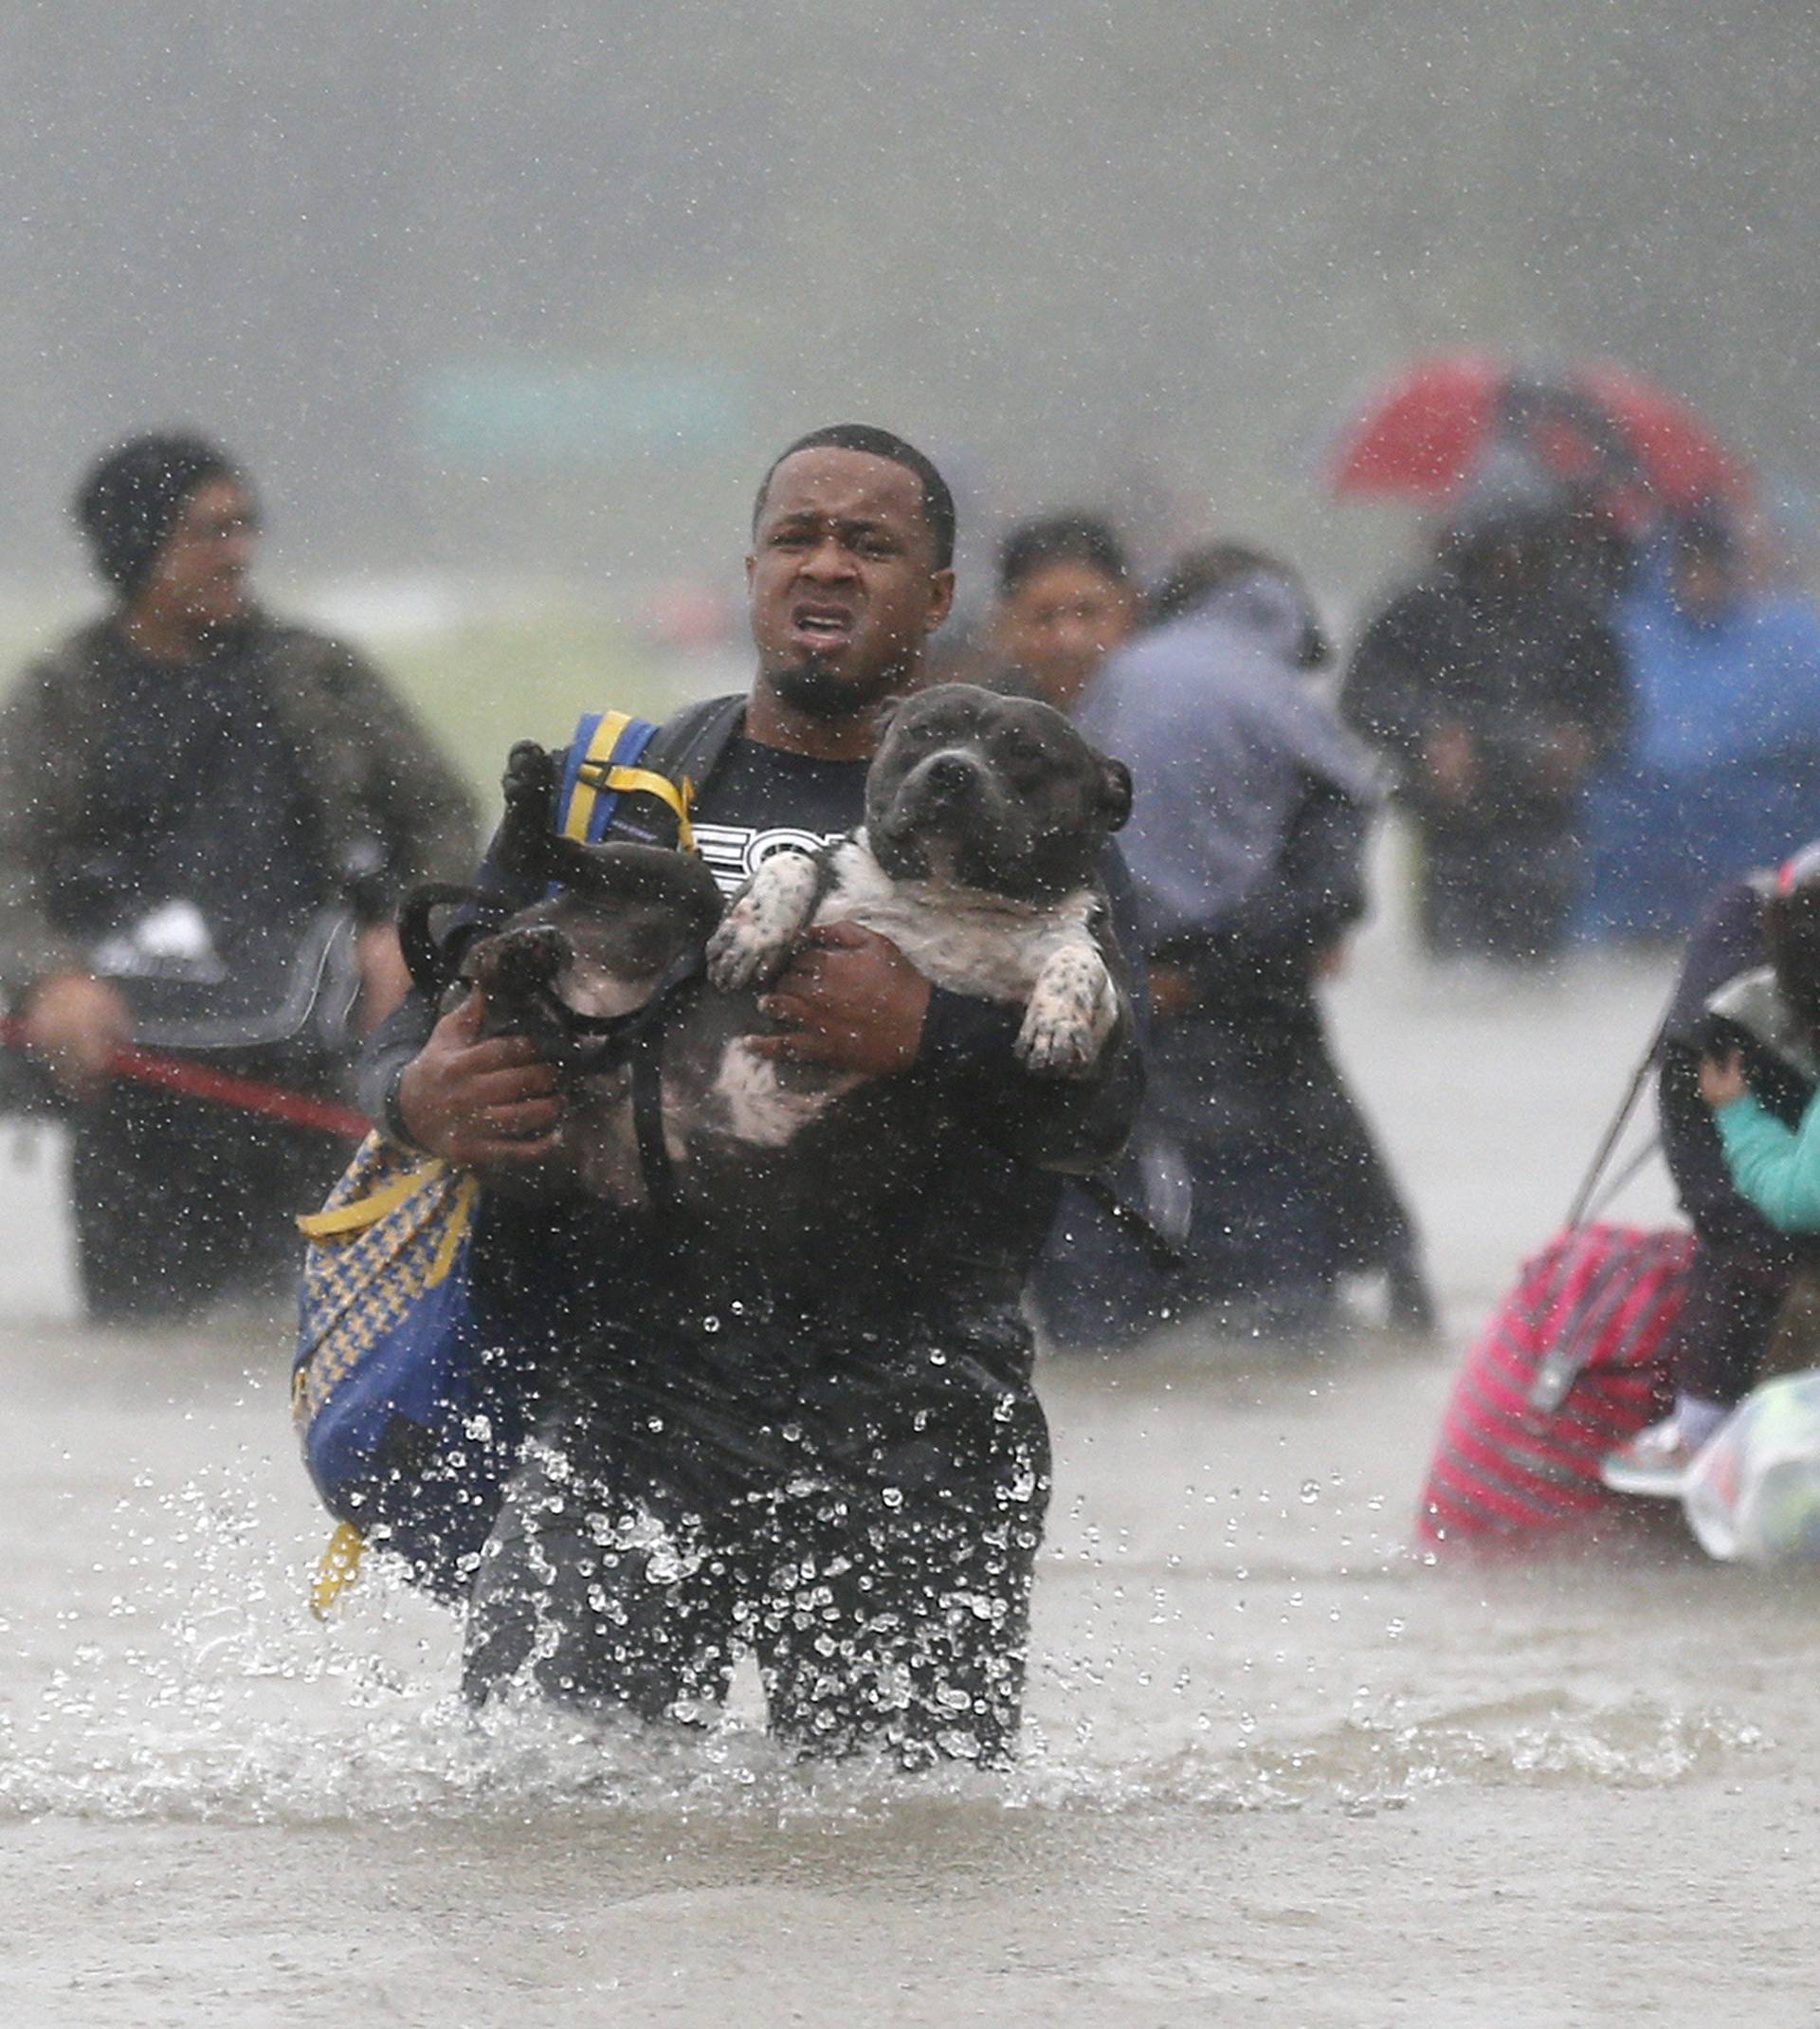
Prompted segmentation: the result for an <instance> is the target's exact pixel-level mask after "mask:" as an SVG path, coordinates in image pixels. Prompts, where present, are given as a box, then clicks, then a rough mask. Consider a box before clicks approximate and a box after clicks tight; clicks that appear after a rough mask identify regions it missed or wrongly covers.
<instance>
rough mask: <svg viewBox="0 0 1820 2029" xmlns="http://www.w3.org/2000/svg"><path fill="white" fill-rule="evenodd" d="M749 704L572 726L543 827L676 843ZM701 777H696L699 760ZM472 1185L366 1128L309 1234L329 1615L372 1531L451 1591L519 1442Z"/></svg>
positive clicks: (306, 1427) (308, 1312)
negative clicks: (480, 1284)
mask: <svg viewBox="0 0 1820 2029" xmlns="http://www.w3.org/2000/svg"><path fill="white" fill-rule="evenodd" d="M744 704H745V701H744V699H743V698H739V697H733V698H715V699H709V700H707V701H705V702H704V703H702V704H692V705H688V706H685V707H684V708H683V710H682V711H680V712H678V713H677V714H676V715H675V716H674V717H673V718H672V719H670V720H669V721H668V722H666V723H665V724H664V725H663V726H661V727H660V726H656V725H653V724H652V723H651V722H649V721H648V720H643V719H634V718H631V717H629V716H628V715H627V714H626V713H623V712H603V713H591V714H588V715H586V716H585V717H584V718H583V719H582V721H581V722H580V724H579V725H578V726H577V727H576V731H575V738H574V740H573V742H572V743H571V746H570V750H569V757H568V765H567V767H566V769H565V771H564V775H563V778H562V782H561V785H560V788H559V790H558V794H557V799H556V805H555V813H554V821H555V824H556V826H557V828H558V829H560V830H562V831H563V832H566V834H567V835H569V836H570V837H573V838H583V839H587V840H589V841H590V842H592V843H599V842H601V841H602V840H604V839H607V838H610V837H630V838H633V839H636V840H639V841H640V842H642V843H645V844H655V845H665V846H668V845H677V846H679V847H680V846H683V844H684V842H685V841H687V839H688V837H689V830H688V800H689V785H690V783H692V782H693V781H695V780H699V779H700V778H701V775H702V774H705V773H707V772H709V771H711V770H712V769H713V767H714V765H715V764H716V762H718V760H719V758H720V754H721V752H722V750H723V749H724V747H725V745H726V742H727V740H729V739H731V738H732V736H733V732H734V730H735V728H736V726H737V723H738V721H739V717H740V714H741V712H742V711H743V708H744ZM698 771H699V772H698ZM481 1202H482V1193H481V1186H480V1183H479V1180H478V1179H476V1178H475V1177H473V1176H471V1175H468V1174H464V1173H463V1172H461V1171H457V1170H453V1169H451V1168H450V1167H449V1166H448V1165H447V1164H446V1162H443V1161H440V1160H438V1159H437V1158H434V1157H430V1156H425V1155H421V1154H419V1153H418V1152H417V1151H416V1150H414V1149H410V1148H407V1147H405V1146H403V1145H401V1144H400V1143H398V1142H394V1141H391V1139H390V1138H388V1137H387V1136H385V1135H383V1134H377V1133H375V1134H372V1135H369V1136H368V1138H367V1140H366V1141H365V1142H363V1143H362V1144H361V1146H360V1148H359V1150H358V1151H357V1152H356V1154H355V1158H354V1161H353V1162H352V1163H351V1164H350V1165H349V1167H348V1169H347V1171H346V1173H345V1174H344V1175H343V1176H342V1178H341V1179H340V1181H339V1182H338V1183H337V1185H336V1186H335V1188H334V1190H333V1191H331V1192H330V1194H329V1197H328V1200H327V1202H326V1203H325V1204H324V1206H323V1208H322V1210H321V1211H320V1212H318V1213H315V1214H313V1215H311V1216H308V1217H305V1218H301V1219H300V1220H299V1221H298V1224H299V1226H300V1228H301V1229H302V1232H303V1234H304V1236H305V1239H306V1241H307V1243H308V1244H307V1246H306V1249H305V1252H304V1264H303V1277H302V1285H301V1289H300V1301H299V1318H298V1346H297V1356H296V1360H295V1362H294V1364H293V1367H292V1377H291V1402H292V1418H293V1422H294V1424H295V1426H296V1429H297V1434H298V1438H299V1442H300V1445H301V1447H302V1452H303V1459H304V1464H305V1466H306V1467H307V1469H308V1471H309V1474H310V1477H311V1479H312V1481H313V1482H314V1483H315V1486H316V1489H317V1491H318V1493H319V1495H320V1496H321V1499H322V1502H323V1505H324V1506H325V1507H326V1508H328V1510H329V1512H330V1513H331V1514H333V1515H334V1516H335V1517H336V1518H337V1523H338V1525H339V1526H337V1530H336V1532H335V1535H334V1536H333V1537H332V1539H331V1540H330V1544H329V1547H328V1550H327V1552H326V1553H325V1554H324V1556H323V1559H322V1563H321V1565H320V1567H319V1571H318V1575H317V1581H316V1586H315V1590H314V1596H313V1602H314V1605H315V1607H316V1610H317V1612H318V1613H319V1614H322V1613H326V1612H327V1610H328V1609H329V1607H330V1606H331V1605H332V1604H333V1602H334V1600H335V1599H336V1597H337V1594H338V1593H339V1592H340V1590H341V1589H342V1587H343V1586H345V1585H346V1584H348V1583H349V1582H350V1581H352V1580H353V1578H354V1577H355V1573H356V1572H357V1570H358V1567H359V1562H360V1556H361V1552H362V1550H363V1548H364V1546H365V1544H366V1543H367V1542H368V1541H369V1540H372V1541H374V1542H378V1543H382V1544H383V1545H384V1546H385V1547H386V1548H388V1549H390V1550H392V1551H394V1552H395V1553H396V1554H398V1555H399V1556H400V1557H402V1558H403V1559H404V1562H405V1565H406V1568H407V1570H408V1571H409V1573H410V1577H411V1579H412V1580H413V1581H415V1582H417V1583H419V1584H421V1585H423V1586H424V1587H425V1588H426V1589H427V1590H428V1591H429V1592H431V1593H432V1594H434V1595H435V1596H436V1597H438V1598H440V1599H445V1600H450V1601H452V1600H456V1599H460V1598H461V1597H462V1596H463V1595H464V1593H465V1591H466V1589H467V1582H468V1580H469V1578H470V1576H471V1574H472V1571H473V1567H474V1564H475V1563H476V1561H477V1560H478V1558H479V1555H480V1551H481V1547H482V1545H483V1544H484V1543H485V1541H486V1538H487V1535H488V1533H489V1532H490V1531H491V1529H492V1526H493V1522H494V1518H495V1517H496V1515H497V1514H498V1512H499V1508H500V1504H501V1499H502V1498H503V1496H504V1490H505V1483H506V1480H507V1478H508V1477H509V1476H510V1474H511V1471H512V1470H513V1467H514V1465H515V1464H516V1463H517V1459H518V1454H519V1449H520V1447H521V1446H522V1443H523V1440H524V1436H525V1434H526V1433H525V1422H526V1415H527V1402H526V1388H525V1383H524V1380H523V1378H522V1374H521V1372H520V1370H519V1367H518V1365H517V1364H516V1361H515V1355H516V1352H517V1346H516V1344H515V1334H514V1332H513V1330H512V1328H511V1325H510V1324H509V1322H508V1321H506V1320H504V1319H501V1318H499V1317H495V1316H491V1315H489V1314H488V1310H487V1307H486V1305H485V1303H484V1300H483V1297H482V1293H481V1291H480V1289H478V1288H477V1286H476V1279H475V1277H474V1276H473V1274H472V1259H473V1242H474V1222H475V1218H476V1216H477V1214H478V1212H479V1210H480V1206H481Z"/></svg>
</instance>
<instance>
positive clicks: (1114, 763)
mask: <svg viewBox="0 0 1820 2029" xmlns="http://www.w3.org/2000/svg"><path fill="white" fill-rule="evenodd" d="M1131 794H1132V792H1131V770H1130V769H1129V768H1127V767H1126V766H1125V764H1124V762H1123V761H1121V760H1107V759H1105V758H1104V757H1103V756H1102V757H1101V761H1100V807H1101V810H1103V811H1104V812H1105V813H1106V829H1107V831H1109V832H1122V831H1123V830H1124V828H1125V826H1126V824H1127V823H1129V821H1130V819H1131Z"/></svg>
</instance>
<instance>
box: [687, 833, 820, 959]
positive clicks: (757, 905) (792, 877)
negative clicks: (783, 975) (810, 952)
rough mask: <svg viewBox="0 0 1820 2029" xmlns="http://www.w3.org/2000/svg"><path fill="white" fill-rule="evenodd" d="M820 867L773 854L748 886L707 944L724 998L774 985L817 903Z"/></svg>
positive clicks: (799, 856)
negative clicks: (742, 991)
mask: <svg viewBox="0 0 1820 2029" xmlns="http://www.w3.org/2000/svg"><path fill="white" fill-rule="evenodd" d="M815 884H816V871H815V862H814V861H813V860H811V859H810V857H809V855H808V854H807V853H806V852H778V853H774V855H773V856H772V857H771V858H770V859H768V860H767V861H766V862H765V864H764V865H763V866H762V867H761V868H759V869H758V871H757V872H756V873H755V874H754V875H753V877H752V879H751V880H750V881H749V882H747V884H746V886H745V887H744V888H743V889H742V890H741V892H740V893H739V894H738V895H737V897H736V898H735V899H734V902H733V905H732V906H731V907H730V908H729V909H728V910H727V913H726V914H725V915H724V916H723V917H722V918H721V919H720V924H719V928H718V929H717V930H716V931H715V933H714V935H713V936H712V937H711V938H709V940H708V978H709V979H710V981H711V982H712V983H713V984H714V985H715V986H716V987H718V988H719V990H720V992H721V993H723V994H727V993H737V991H738V990H739V989H740V988H742V987H749V986H769V985H770V983H771V982H772V980H773V979H774V978H776V977H777V975H778V973H780V972H781V971H782V970H783V965H784V960H785V959H786V958H788V957H789V955H790V949H791V946H792V944H793V943H794V942H795V941H796V939H797V938H798V937H799V936H801V934H802V932H803V929H804V927H805V925H806V924H807V923H808V922H809V917H810V910H811V909H812V908H813V907H814V904H815Z"/></svg>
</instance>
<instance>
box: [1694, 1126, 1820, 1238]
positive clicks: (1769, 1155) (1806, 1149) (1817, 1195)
mask: <svg viewBox="0 0 1820 2029" xmlns="http://www.w3.org/2000/svg"><path fill="white" fill-rule="evenodd" d="M1713 1119H1714V1121H1715V1123H1716V1124H1717V1125H1718V1128H1719V1138H1720V1142H1723V1144H1724V1148H1725V1162H1726V1166H1727V1168H1729V1169H1730V1171H1731V1173H1732V1181H1733V1182H1734V1183H1736V1184H1737V1186H1738V1192H1739V1195H1740V1196H1742V1197H1747V1198H1749V1200H1750V1201H1751V1203H1752V1204H1754V1205H1755V1206H1756V1209H1757V1210H1758V1211H1759V1212H1760V1213H1762V1215H1763V1216H1764V1217H1765V1218H1766V1219H1768V1220H1769V1222H1770V1224H1771V1225H1772V1226H1774V1228H1775V1229H1776V1230H1777V1231H1778V1232H1779V1233H1816V1232H1820V1096H1816V1097H1815V1098H1814V1099H1813V1100H1811V1101H1810V1103H1809V1106H1808V1110H1807V1111H1806V1112H1805V1113H1804V1114H1802V1116H1801V1124H1800V1126H1799V1127H1785V1126H1784V1125H1783V1124H1782V1123H1781V1122H1780V1121H1779V1120H1777V1119H1776V1117H1775V1116H1774V1114H1773V1113H1771V1112H1770V1111H1768V1109H1767V1108H1766V1107H1765V1106H1763V1105H1762V1104H1761V1102H1760V1101H1758V1100H1756V1099H1752V1098H1744V1099H1734V1100H1733V1101H1731V1103H1730V1104H1729V1105H1727V1106H1720V1109H1719V1111H1718V1112H1717V1113H1716V1114H1714V1116H1713Z"/></svg>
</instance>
